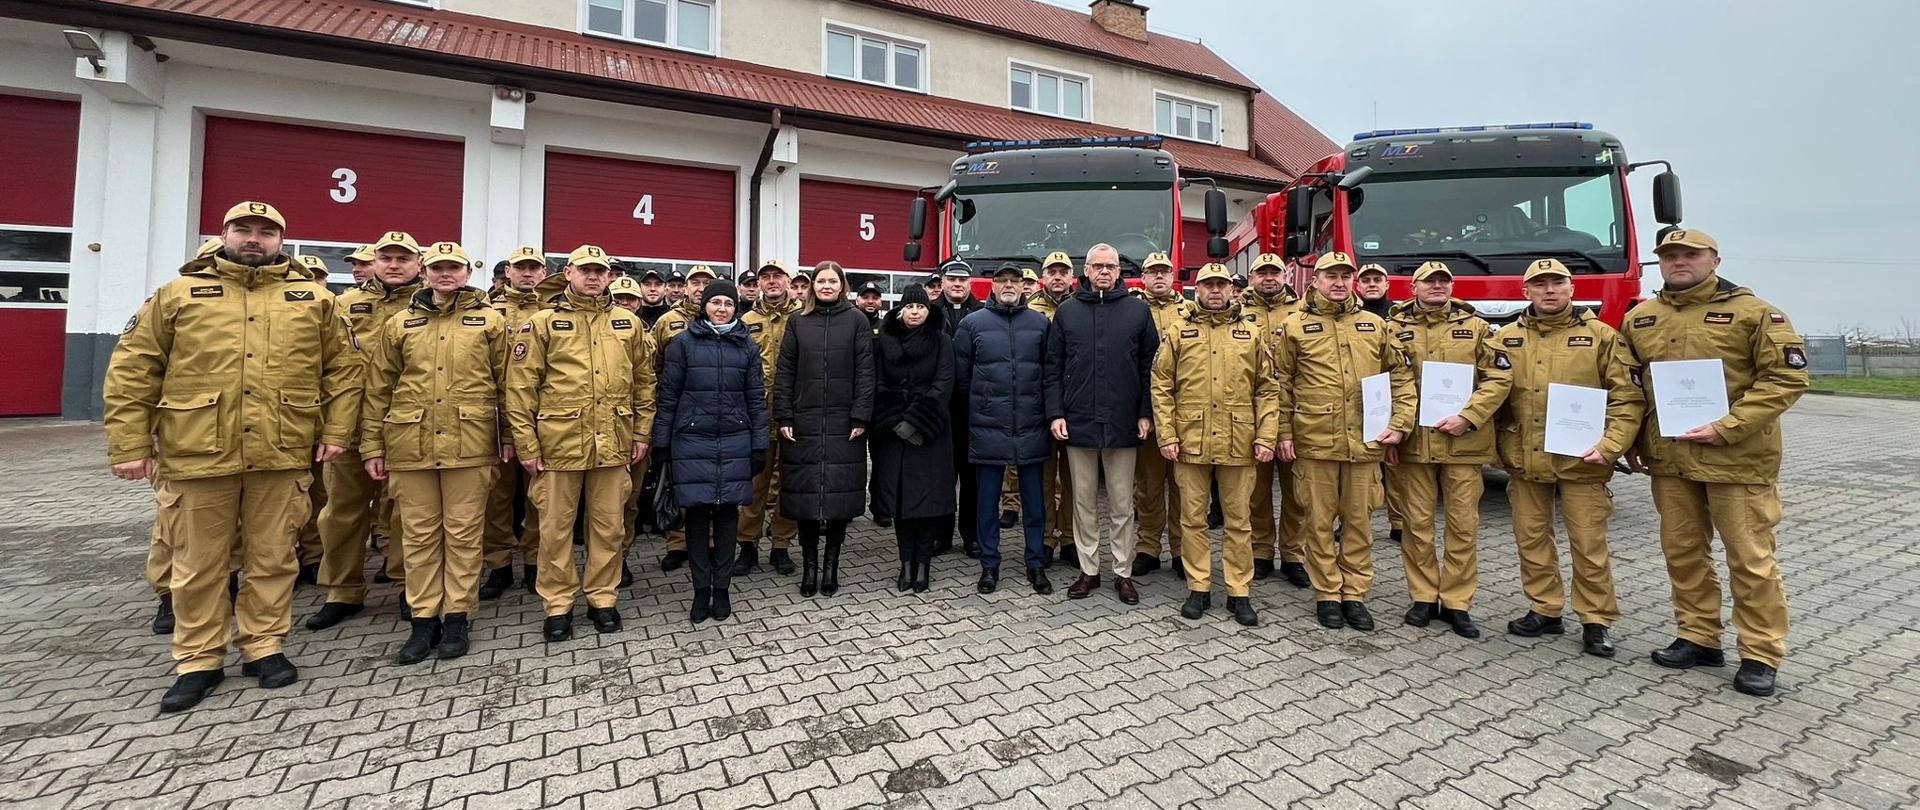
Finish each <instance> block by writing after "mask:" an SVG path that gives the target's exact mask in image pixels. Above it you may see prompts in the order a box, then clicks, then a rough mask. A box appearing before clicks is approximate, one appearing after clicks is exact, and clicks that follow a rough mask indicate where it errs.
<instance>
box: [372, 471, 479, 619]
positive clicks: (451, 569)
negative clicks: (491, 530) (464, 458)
mask: <svg viewBox="0 0 1920 810" xmlns="http://www.w3.org/2000/svg"><path fill="white" fill-rule="evenodd" d="M496 474H497V470H496V467H495V466H494V465H487V466H483V467H459V468H455V469H450V470H402V471H390V472H388V473H387V488H388V489H389V490H391V491H392V492H393V503H394V511H395V512H397V513H398V514H399V524H400V540H399V542H400V548H401V551H402V553H403V555H404V556H405V557H406V561H407V563H406V564H407V607H408V608H411V609H412V612H413V617H414V618H416V619H437V618H440V617H442V616H446V615H448V614H451V613H472V612H473V608H474V605H475V604H476V603H477V602H478V601H479V598H480V558H481V555H482V554H483V549H482V547H483V545H484V544H485V539H484V538H485V534H486V523H487V495H488V493H489V492H490V491H491V490H492V488H493V478H494V476H495V475H496Z"/></svg>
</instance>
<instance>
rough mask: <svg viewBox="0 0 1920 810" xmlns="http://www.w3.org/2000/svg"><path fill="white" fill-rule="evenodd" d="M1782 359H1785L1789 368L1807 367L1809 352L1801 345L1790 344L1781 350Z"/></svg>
mask: <svg viewBox="0 0 1920 810" xmlns="http://www.w3.org/2000/svg"><path fill="white" fill-rule="evenodd" d="M1780 352H1781V357H1780V359H1782V360H1785V361H1786V363H1787V368H1806V367H1807V352H1806V350H1804V349H1802V348H1800V347H1799V346H1788V347H1786V348H1784V349H1781V350H1780Z"/></svg>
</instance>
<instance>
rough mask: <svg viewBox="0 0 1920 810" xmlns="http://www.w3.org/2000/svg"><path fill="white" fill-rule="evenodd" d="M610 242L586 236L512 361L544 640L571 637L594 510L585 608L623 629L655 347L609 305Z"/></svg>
mask: <svg viewBox="0 0 1920 810" xmlns="http://www.w3.org/2000/svg"><path fill="white" fill-rule="evenodd" d="M608 261H609V260H608V258H607V255H606V251H603V250H601V249H600V248H598V247H596V246H593V245H581V246H580V247H578V248H575V249H574V251H573V253H572V254H570V255H569V256H568V257H567V268H566V279H567V289H566V292H565V293H563V294H562V295H561V296H560V298H559V300H558V301H557V302H555V304H554V308H553V309H549V310H544V311H541V312H537V313H534V316H533V319H532V320H531V321H530V322H529V323H527V324H525V325H523V326H521V327H520V331H519V332H518V333H516V334H515V335H514V338H513V348H512V351H511V356H510V358H509V359H508V361H507V423H508V425H509V426H511V428H512V435H513V448H514V451H515V452H516V454H517V455H518V457H519V459H520V464H521V466H523V467H525V468H526V470H527V473H528V474H529V475H530V476H531V477H532V479H533V499H534V502H535V503H536V504H538V505H539V508H540V573H539V578H538V580H537V582H536V585H535V587H536V589H537V590H538V591H539V593H540V599H541V601H542V602H544V603H545V612H546V617H547V619H546V623H545V625H544V626H543V627H542V629H541V632H542V634H543V635H544V636H545V637H546V639H547V640H548V641H565V640H567V639H569V638H572V637H573V604H574V601H575V599H576V598H577V596H578V594H579V592H580V591H581V589H582V578H581V576H580V574H579V573H577V572H576V571H575V569H574V564H573V524H574V517H575V516H576V514H577V513H578V511H579V508H580V502H581V499H582V496H583V495H584V497H585V500H586V509H587V521H586V523H587V543H586V575H585V581H584V587H585V591H586V598H587V618H588V619H590V620H592V622H593V626H594V628H595V629H597V630H599V631H600V632H602V633H611V632H615V631H618V630H619V629H620V627H621V621H620V613H619V611H617V610H616V609H615V608H614V603H615V602H616V601H617V600H618V598H619V593H620V587H619V586H620V551H621V549H623V548H625V547H626V543H625V542H624V540H623V539H622V538H621V537H620V532H621V529H622V520H621V513H622V511H623V510H624V509H625V508H626V503H627V489H628V487H631V486H632V485H633V481H632V479H631V478H630V477H629V473H628V472H627V468H628V465H631V464H634V463H637V462H639V461H640V460H641V459H643V458H645V457H646V453H647V439H648V438H650V436H649V434H650V433H651V431H652V430H653V414H652V410H653V369H652V367H651V366H650V365H649V361H650V359H651V354H650V352H651V351H652V346H651V341H650V340H649V339H648V337H647V333H646V332H645V331H643V330H642V329H641V328H640V318H639V316H638V315H635V314H633V313H632V312H629V311H627V310H624V309H621V308H619V307H616V306H614V305H613V302H612V301H611V300H609V298H608V296H607V294H606V288H607V284H608V283H609V282H611V281H612V280H613V269H612V267H611V266H610V265H609V264H608Z"/></svg>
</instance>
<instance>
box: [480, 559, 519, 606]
mask: <svg viewBox="0 0 1920 810" xmlns="http://www.w3.org/2000/svg"><path fill="white" fill-rule="evenodd" d="M511 587H513V566H511V565H503V566H500V567H499V568H495V569H493V570H492V571H488V572H487V581H486V582H483V583H480V598H481V599H499V598H500V595H501V594H503V593H506V592H507V589H508V588H511Z"/></svg>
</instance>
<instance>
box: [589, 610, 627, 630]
mask: <svg viewBox="0 0 1920 810" xmlns="http://www.w3.org/2000/svg"><path fill="white" fill-rule="evenodd" d="M587 620H588V621H591V622H593V629H595V630H598V631H600V632H602V633H618V632H620V628H621V627H622V626H623V625H622V623H621V621H620V610H619V608H610V607H605V608H597V607H589V608H587Z"/></svg>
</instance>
